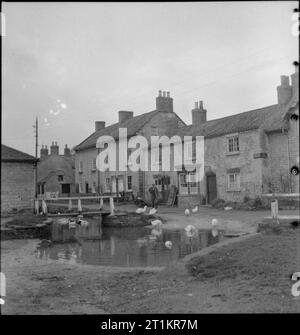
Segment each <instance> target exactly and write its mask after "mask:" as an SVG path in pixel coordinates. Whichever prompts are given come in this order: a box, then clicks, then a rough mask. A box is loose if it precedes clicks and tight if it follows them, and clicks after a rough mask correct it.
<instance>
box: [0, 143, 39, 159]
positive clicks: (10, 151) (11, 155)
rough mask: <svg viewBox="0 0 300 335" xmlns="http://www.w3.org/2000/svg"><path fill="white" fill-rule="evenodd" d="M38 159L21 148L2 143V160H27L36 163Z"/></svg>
mask: <svg viewBox="0 0 300 335" xmlns="http://www.w3.org/2000/svg"><path fill="white" fill-rule="evenodd" d="M37 161H38V159H37V158H35V157H33V156H31V155H29V154H26V153H25V152H22V151H20V150H17V149H14V148H11V147H9V146H7V145H4V144H1V162H26V163H34V162H37Z"/></svg>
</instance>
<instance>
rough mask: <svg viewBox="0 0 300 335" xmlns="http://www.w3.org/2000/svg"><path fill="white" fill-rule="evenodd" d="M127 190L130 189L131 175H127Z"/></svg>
mask: <svg viewBox="0 0 300 335" xmlns="http://www.w3.org/2000/svg"><path fill="white" fill-rule="evenodd" d="M129 180H130V182H129ZM129 184H130V185H131V187H130V188H129ZM127 191H132V176H127Z"/></svg>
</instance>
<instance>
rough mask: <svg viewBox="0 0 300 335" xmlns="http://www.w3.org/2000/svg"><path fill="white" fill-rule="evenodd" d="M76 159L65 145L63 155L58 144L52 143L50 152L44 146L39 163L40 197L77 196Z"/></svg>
mask: <svg viewBox="0 0 300 335" xmlns="http://www.w3.org/2000/svg"><path fill="white" fill-rule="evenodd" d="M75 193H76V189H75V159H74V155H72V154H71V151H70V149H69V148H68V147H67V145H65V148H64V153H63V155H60V154H59V146H58V144H57V142H52V145H51V146H50V152H49V150H48V148H47V146H46V145H45V146H44V145H42V148H41V150H40V160H39V162H38V197H40V198H44V197H50V196H51V195H50V194H52V196H53V194H54V195H56V196H63V197H65V196H70V195H71V194H75Z"/></svg>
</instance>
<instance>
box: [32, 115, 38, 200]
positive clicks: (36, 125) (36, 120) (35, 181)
mask: <svg viewBox="0 0 300 335" xmlns="http://www.w3.org/2000/svg"><path fill="white" fill-rule="evenodd" d="M33 128H34V129H35V158H36V162H35V169H34V195H35V198H36V199H37V196H38V172H37V160H38V118H37V117H36V118H35V125H34V126H33Z"/></svg>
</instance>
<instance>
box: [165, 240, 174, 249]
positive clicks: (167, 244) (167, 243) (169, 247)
mask: <svg viewBox="0 0 300 335" xmlns="http://www.w3.org/2000/svg"><path fill="white" fill-rule="evenodd" d="M165 246H166V248H168V249H172V246H173V244H172V242H171V241H166V242H165Z"/></svg>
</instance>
